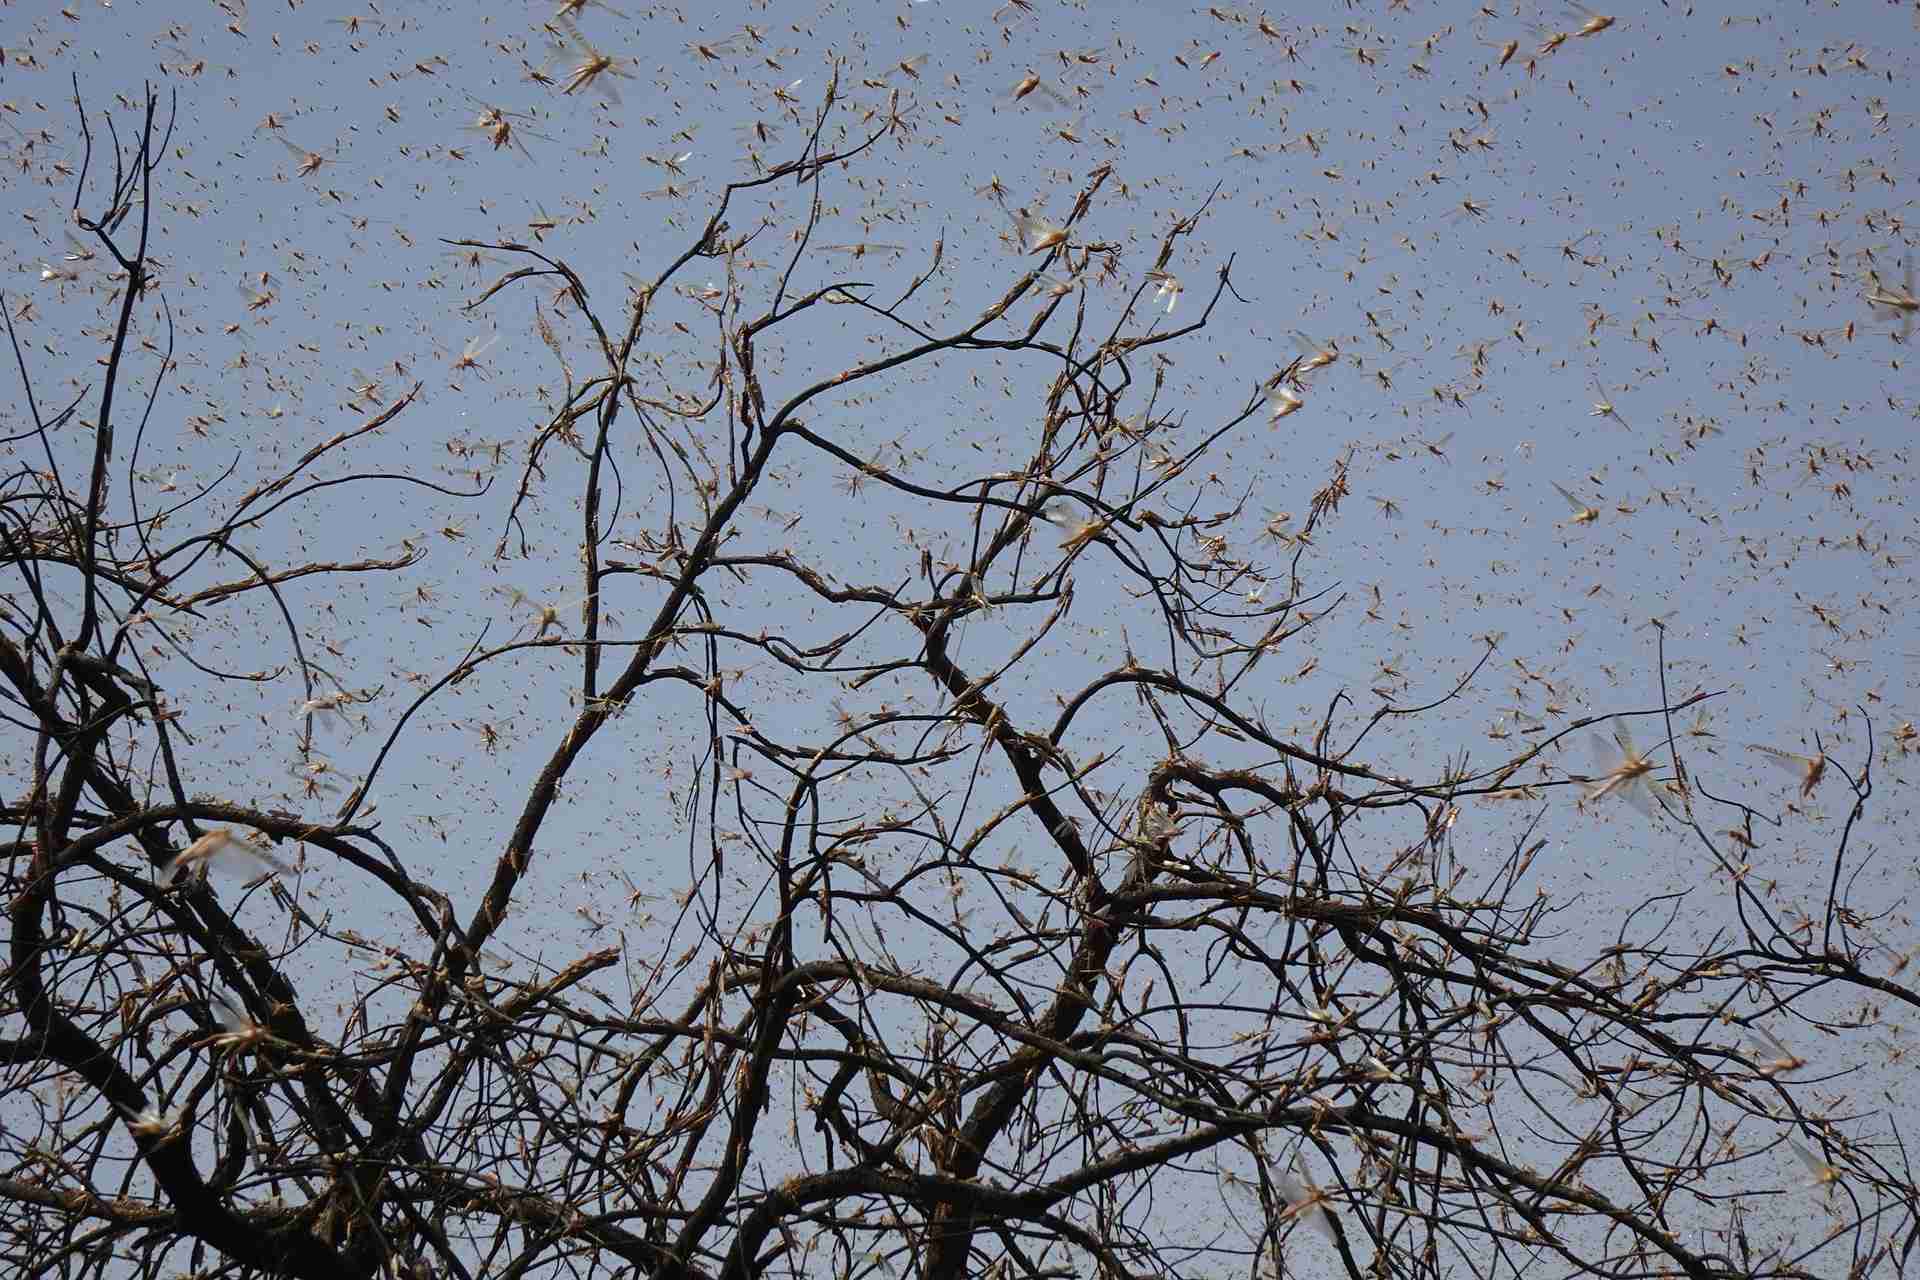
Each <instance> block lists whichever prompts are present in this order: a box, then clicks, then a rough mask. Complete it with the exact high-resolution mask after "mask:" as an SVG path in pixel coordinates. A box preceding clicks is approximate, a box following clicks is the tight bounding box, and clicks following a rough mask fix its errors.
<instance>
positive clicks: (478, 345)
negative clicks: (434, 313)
mask: <svg viewBox="0 0 1920 1280" xmlns="http://www.w3.org/2000/svg"><path fill="white" fill-rule="evenodd" d="M498 341H500V335H499V333H498V332H495V333H492V334H489V335H488V336H487V337H486V338H485V339H484V340H482V338H481V337H480V335H479V334H475V335H474V336H473V337H471V338H469V339H467V345H466V346H464V347H462V348H461V349H460V354H459V355H457V356H455V357H454V358H453V363H452V365H450V366H449V367H450V368H451V369H452V371H453V372H454V373H459V372H460V371H461V370H462V369H471V370H473V371H474V372H475V373H477V374H479V375H481V376H482V377H485V376H486V372H487V371H486V370H485V369H484V368H482V367H481V365H480V357H481V356H483V355H485V354H486V353H487V348H489V347H491V346H492V345H493V344H494V343H496V342H498Z"/></svg>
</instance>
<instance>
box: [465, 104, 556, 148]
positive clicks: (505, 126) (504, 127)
mask: <svg viewBox="0 0 1920 1280" xmlns="http://www.w3.org/2000/svg"><path fill="white" fill-rule="evenodd" d="M476 105H477V106H478V108H479V114H478V115H477V116H475V118H474V121H473V123H471V124H467V125H462V126H461V129H462V130H463V131H464V132H466V133H472V134H478V135H479V136H480V137H482V138H484V139H486V141H487V143H488V145H490V146H491V147H492V148H493V149H494V150H495V151H499V150H501V149H502V148H506V149H507V150H510V151H517V152H518V153H519V154H520V156H521V157H522V158H523V159H526V160H532V159H533V153H532V152H530V151H528V150H527V147H526V144H525V143H524V142H522V141H521V139H522V138H523V137H531V138H538V137H541V136H542V135H540V134H537V133H535V132H533V131H532V130H531V129H528V128H525V127H524V126H522V125H520V124H519V123H518V122H519V121H521V120H531V119H533V118H534V117H533V116H532V115H531V114H530V113H528V112H525V111H507V110H505V109H503V108H501V107H493V106H488V105H486V104H485V103H478V104H476Z"/></svg>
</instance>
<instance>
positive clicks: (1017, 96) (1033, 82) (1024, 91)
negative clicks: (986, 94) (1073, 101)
mask: <svg viewBox="0 0 1920 1280" xmlns="http://www.w3.org/2000/svg"><path fill="white" fill-rule="evenodd" d="M1036 93H1037V94H1039V95H1040V96H1041V97H1042V98H1045V99H1046V100H1047V101H1048V102H1050V103H1052V104H1053V105H1054V106H1057V107H1064V106H1067V105H1068V103H1067V99H1066V97H1065V95H1063V94H1061V93H1060V92H1059V91H1058V90H1057V89H1055V88H1054V87H1053V86H1052V85H1050V84H1048V83H1047V82H1046V81H1045V80H1042V79H1041V78H1040V76H1039V74H1038V73H1037V72H1034V71H1028V72H1027V74H1026V75H1024V76H1022V77H1020V79H1019V80H1017V81H1015V82H1014V85H1013V87H1012V88H1011V89H1009V90H1007V92H1006V93H1005V94H1004V95H1002V97H1001V98H1000V99H999V100H998V101H997V102H996V104H995V105H997V106H1009V107H1010V106H1013V105H1014V104H1015V103H1018V102H1021V101H1024V100H1025V99H1027V98H1029V97H1031V96H1032V95H1034V94H1036Z"/></svg>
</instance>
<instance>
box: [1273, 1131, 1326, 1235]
mask: <svg viewBox="0 0 1920 1280" xmlns="http://www.w3.org/2000/svg"><path fill="white" fill-rule="evenodd" d="M1278 1181H1279V1184H1280V1195H1281V1197H1282V1198H1283V1199H1285V1200H1286V1202H1287V1206H1286V1208H1284V1209H1282V1210H1281V1211H1280V1216H1281V1217H1282V1218H1287V1219H1291V1220H1292V1221H1294V1222H1304V1223H1306V1224H1307V1225H1308V1226H1309V1227H1312V1228H1313V1229H1314V1230H1315V1231H1317V1232H1319V1233H1320V1234H1321V1235H1322V1236H1324V1237H1325V1238H1326V1240H1327V1243H1329V1244H1331V1245H1333V1246H1334V1247H1336V1248H1338V1247H1339V1244H1340V1237H1339V1236H1338V1235H1337V1234H1336V1233H1335V1231H1334V1228H1333V1218H1332V1216H1331V1215H1330V1214H1328V1212H1327V1193H1326V1192H1325V1191H1322V1190H1321V1189H1320V1188H1319V1187H1318V1186H1316V1185H1314V1182H1313V1179H1311V1178H1309V1177H1308V1176H1307V1174H1306V1170H1305V1169H1303V1168H1301V1166H1300V1157H1299V1155H1298V1153H1296V1154H1295V1155H1294V1158H1293V1160H1292V1162H1291V1163H1290V1164H1289V1165H1287V1166H1285V1167H1282V1168H1281V1170H1280V1177H1279V1179H1278Z"/></svg>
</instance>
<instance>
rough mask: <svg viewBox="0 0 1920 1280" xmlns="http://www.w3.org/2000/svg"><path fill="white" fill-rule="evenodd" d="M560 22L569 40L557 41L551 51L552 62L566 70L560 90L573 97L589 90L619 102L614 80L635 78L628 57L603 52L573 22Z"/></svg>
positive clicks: (561, 28)
mask: <svg viewBox="0 0 1920 1280" xmlns="http://www.w3.org/2000/svg"><path fill="white" fill-rule="evenodd" d="M558 25H559V27H560V30H561V32H562V34H563V35H564V36H565V39H564V40H562V41H559V42H556V43H555V44H554V45H553V47H552V48H551V50H550V51H549V57H548V65H549V67H558V68H562V69H563V75H562V77H561V79H562V83H561V86H560V92H561V93H563V94H566V95H568V96H572V95H573V94H576V93H578V92H580V91H581V90H583V89H588V90H592V91H593V92H595V93H597V94H598V95H599V96H600V97H601V98H602V99H604V100H605V101H608V102H613V103H617V102H619V101H620V90H619V89H618V87H616V86H615V84H614V80H615V79H616V78H627V79H630V78H632V75H633V73H632V72H631V71H630V70H628V65H627V64H628V60H627V59H625V58H617V57H615V56H613V55H612V54H608V53H602V52H601V51H600V50H599V49H597V48H595V47H594V46H593V45H592V43H590V42H589V41H588V40H587V38H586V37H585V36H583V35H581V34H580V32H579V31H578V30H577V29H576V28H575V27H574V25H573V24H572V23H570V22H566V21H562V22H560V23H559V24H558Z"/></svg>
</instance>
